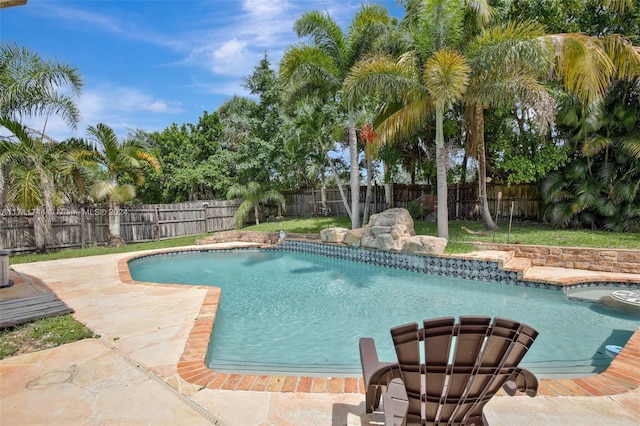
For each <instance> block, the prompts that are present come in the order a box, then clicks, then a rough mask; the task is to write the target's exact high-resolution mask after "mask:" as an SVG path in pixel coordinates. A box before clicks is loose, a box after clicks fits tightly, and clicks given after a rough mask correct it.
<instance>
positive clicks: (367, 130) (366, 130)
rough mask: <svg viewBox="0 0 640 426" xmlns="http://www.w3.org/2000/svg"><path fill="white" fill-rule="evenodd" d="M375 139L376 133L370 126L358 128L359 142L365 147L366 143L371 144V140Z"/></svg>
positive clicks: (364, 125) (365, 125)
mask: <svg viewBox="0 0 640 426" xmlns="http://www.w3.org/2000/svg"><path fill="white" fill-rule="evenodd" d="M375 138H376V132H375V131H374V130H373V127H371V124H369V123H367V124H363V125H362V127H360V141H361V142H362V143H363V144H364V145H365V146H366V145H367V142H368V143H373V140H374V139H375Z"/></svg>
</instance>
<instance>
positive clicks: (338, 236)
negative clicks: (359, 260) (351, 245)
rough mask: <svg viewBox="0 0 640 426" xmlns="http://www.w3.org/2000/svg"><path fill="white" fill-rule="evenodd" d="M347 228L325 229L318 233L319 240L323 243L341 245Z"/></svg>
mask: <svg viewBox="0 0 640 426" xmlns="http://www.w3.org/2000/svg"><path fill="white" fill-rule="evenodd" d="M347 231H348V229H347V228H327V229H323V230H322V231H320V239H321V240H322V242H325V243H341V242H343V241H344V236H345V235H346V233H347Z"/></svg>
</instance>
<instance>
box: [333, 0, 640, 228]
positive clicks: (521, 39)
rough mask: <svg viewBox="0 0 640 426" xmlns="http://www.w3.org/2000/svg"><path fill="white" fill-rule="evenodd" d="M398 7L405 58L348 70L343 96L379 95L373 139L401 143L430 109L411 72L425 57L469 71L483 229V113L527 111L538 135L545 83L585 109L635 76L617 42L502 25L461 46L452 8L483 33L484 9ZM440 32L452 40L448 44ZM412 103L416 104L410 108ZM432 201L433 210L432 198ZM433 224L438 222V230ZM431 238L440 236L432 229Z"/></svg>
mask: <svg viewBox="0 0 640 426" xmlns="http://www.w3.org/2000/svg"><path fill="white" fill-rule="evenodd" d="M405 3H406V6H407V11H408V14H407V17H406V18H405V21H404V22H405V23H406V26H405V29H406V31H407V32H408V34H410V35H411V36H412V44H411V46H409V47H410V50H409V51H408V52H407V53H405V54H404V55H402V56H401V57H400V59H399V60H395V59H394V58H391V57H388V56H387V57H383V56H377V57H373V58H370V59H368V60H366V61H363V62H361V63H360V64H358V65H356V67H354V71H353V73H352V74H351V75H350V76H349V77H348V79H347V80H346V83H345V90H346V91H347V92H348V93H349V94H350V95H351V96H356V95H358V94H362V93H367V92H376V93H379V94H381V95H382V94H386V95H387V97H386V99H385V98H383V99H385V100H386V101H387V102H388V109H390V112H389V111H385V114H386V116H385V119H384V120H383V121H382V124H381V125H380V126H379V128H378V129H376V130H377V132H378V134H379V135H380V138H379V139H378V143H386V142H387V141H390V140H393V139H394V138H397V137H399V136H406V134H407V133H411V132H412V131H414V129H415V128H416V127H417V126H419V125H421V124H422V123H424V120H425V117H428V116H429V115H430V114H431V113H432V110H433V108H434V105H435V103H434V100H433V98H430V97H429V96H427V97H425V96H424V94H425V93H427V92H428V91H425V89H426V86H424V87H420V84H415V83H416V82H417V80H416V78H415V77H416V76H417V75H418V72H416V69H417V67H419V66H421V65H422V66H423V67H424V65H423V64H426V62H428V61H429V60H430V59H427V58H430V57H431V56H432V55H433V56H435V54H434V53H433V52H436V48H438V46H443V45H448V46H449V47H451V48H455V49H456V52H457V53H458V54H460V55H462V56H463V57H464V58H465V59H466V60H467V63H468V66H469V67H470V70H471V72H470V78H469V81H468V90H467V93H466V94H465V96H464V103H465V106H466V109H467V112H466V113H465V121H466V123H467V124H466V128H467V130H468V133H469V136H470V139H472V141H474V142H475V144H476V146H477V148H476V151H477V154H476V155H477V158H478V160H479V164H480V173H479V175H480V184H479V189H480V201H481V210H482V212H483V219H484V221H485V225H486V226H487V227H489V228H494V229H495V228H496V226H495V223H494V222H493V220H492V219H491V216H490V214H489V210H488V204H487V196H486V159H485V154H484V152H485V148H484V110H485V109H486V108H488V107H492V106H499V105H515V106H518V107H520V108H522V109H529V110H531V111H533V112H534V114H533V117H534V118H535V120H536V122H537V124H538V125H539V126H540V127H541V128H542V129H544V128H546V127H547V126H549V125H551V124H553V121H554V119H555V107H554V104H555V102H554V100H553V98H552V97H551V95H550V93H549V92H548V90H547V89H546V88H545V86H544V85H543V84H541V81H542V80H543V79H544V78H545V77H546V76H548V75H555V76H557V77H558V78H559V79H560V80H561V81H562V82H563V84H564V86H565V87H566V88H567V90H568V91H570V92H572V93H576V94H577V95H578V96H580V97H581V99H584V100H585V102H593V101H595V100H598V99H601V98H602V96H604V94H605V93H606V90H607V87H608V86H607V85H608V82H609V81H610V80H611V78H612V77H613V76H622V75H623V74H624V75H637V73H638V71H637V70H638V67H637V65H635V64H636V63H637V59H636V58H637V57H638V55H639V53H638V51H637V49H634V48H633V46H631V45H630V43H628V42H627V41H625V40H624V39H622V38H621V37H620V36H609V37H608V38H603V39H596V38H593V37H588V36H586V35H584V34H559V35H546V34H544V30H543V29H542V28H541V27H540V26H539V25H536V24H532V23H508V24H506V25H504V26H496V27H493V28H489V29H483V30H482V31H480V32H478V31H475V32H474V31H467V33H469V34H472V35H473V39H472V40H471V41H470V42H469V41H468V40H464V41H466V43H461V42H460V41H461V40H460V39H459V38H458V39H456V34H457V35H458V36H459V35H460V34H462V33H463V32H464V31H463V30H464V27H463V25H462V24H463V23H464V21H462V19H461V18H460V17H459V16H457V17H456V13H455V12H456V11H455V8H456V7H457V8H458V9H457V10H462V6H463V3H467V6H474V7H476V9H475V10H476V11H479V10H483V11H485V12H486V13H485V14H484V16H483V15H482V14H479V16H481V17H483V18H484V19H479V20H477V21H476V24H475V25H480V27H481V28H484V27H485V26H486V25H487V23H488V20H487V19H488V18H489V17H490V9H489V8H488V7H486V8H485V7H478V5H479V4H480V3H478V2H463V1H461V0H407V1H406V2H405ZM439 25H440V26H439ZM443 25H444V26H445V27H443ZM447 31H449V32H450V33H451V34H452V36H450V37H449V38H447V37H448V36H447V35H446V34H447ZM456 40H457V42H456ZM440 48H441V47H440ZM634 73H636V74H634ZM436 87H437V86H436ZM389 94H391V95H393V96H389ZM416 100H423V101H422V103H418V104H416ZM417 105H421V107H420V108H417ZM436 115H437V111H436ZM437 121H438V120H437ZM445 200H446V199H445ZM438 201H439V203H438V205H439V206H440V202H441V198H440V194H438ZM441 218H442V216H439V218H438V219H439V220H438V222H439V223H440V221H441ZM442 220H444V218H442ZM438 234H439V235H440V236H443V235H444V233H443V231H442V230H441V229H440V226H439V230H438Z"/></svg>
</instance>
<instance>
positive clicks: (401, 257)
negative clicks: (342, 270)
mask: <svg viewBox="0 0 640 426" xmlns="http://www.w3.org/2000/svg"><path fill="white" fill-rule="evenodd" d="M274 249H275V250H289V251H294V252H301V253H309V254H317V255H321V256H327V257H334V258H337V259H344V260H349V261H352V262H361V263H373V264H375V265H379V266H386V267H390V268H395V269H404V270H407V271H413V272H420V273H424V274H430V275H440V276H447V277H453V278H462V279H467V280H474V281H492V282H499V283H502V284H509V285H518V286H523V287H533V288H543V289H549V290H562V291H566V290H573V289H577V288H583V287H612V288H640V282H627V281H585V282H570V283H563V282H546V281H529V280H523V279H521V278H520V277H519V274H518V272H517V271H512V270H506V269H504V268H502V267H501V265H500V262H498V261H496V260H479V259H470V258H465V257H463V256H457V257H445V256H427V255H416V254H409V253H401V252H390V251H383V250H372V249H366V248H362V247H359V248H353V247H347V246H344V245H336V244H321V243H313V242H309V241H301V240H286V241H285V242H284V243H282V244H279V245H278V246H276V247H275V248H274Z"/></svg>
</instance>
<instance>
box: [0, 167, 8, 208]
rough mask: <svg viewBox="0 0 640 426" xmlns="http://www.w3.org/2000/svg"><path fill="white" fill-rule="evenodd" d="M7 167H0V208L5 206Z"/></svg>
mask: <svg viewBox="0 0 640 426" xmlns="http://www.w3.org/2000/svg"><path fill="white" fill-rule="evenodd" d="M8 170H9V166H7V167H5V166H0V208H2V207H4V206H6V205H7V188H8V185H7V184H6V181H7V178H6V177H7V176H8Z"/></svg>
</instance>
